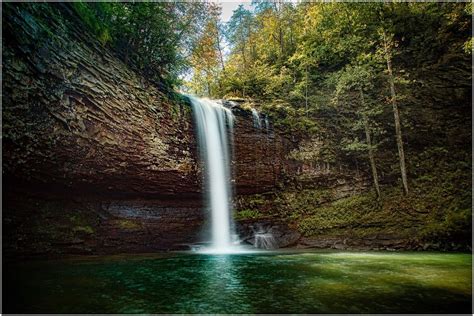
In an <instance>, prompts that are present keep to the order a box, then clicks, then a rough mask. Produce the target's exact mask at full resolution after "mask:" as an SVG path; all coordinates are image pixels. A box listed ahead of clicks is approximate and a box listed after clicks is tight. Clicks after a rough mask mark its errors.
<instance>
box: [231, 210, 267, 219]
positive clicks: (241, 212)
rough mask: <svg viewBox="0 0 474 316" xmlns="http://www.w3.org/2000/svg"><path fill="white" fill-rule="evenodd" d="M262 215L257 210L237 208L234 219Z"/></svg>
mask: <svg viewBox="0 0 474 316" xmlns="http://www.w3.org/2000/svg"><path fill="white" fill-rule="evenodd" d="M262 216H263V215H262V214H261V213H260V212H259V211H258V210H251V209H245V210H239V211H237V212H235V213H234V219H235V220H243V219H257V218H261V217H262Z"/></svg>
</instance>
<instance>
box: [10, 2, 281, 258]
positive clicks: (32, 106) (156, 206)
mask: <svg viewBox="0 0 474 316" xmlns="http://www.w3.org/2000/svg"><path fill="white" fill-rule="evenodd" d="M3 9H4V15H3V16H4V17H5V18H4V21H3V38H2V40H3V124H4V125H3V183H4V188H5V189H4V192H3V199H4V201H5V203H4V212H3V216H4V223H5V224H6V225H5V230H4V231H5V233H4V236H8V237H7V238H6V242H5V245H6V247H5V249H6V251H7V252H11V253H25V254H26V253H43V254H44V253H71V252H72V253H102V252H124V251H127V252H128V251H153V250H166V249H177V248H180V247H182V246H181V245H182V244H186V243H190V242H194V241H196V240H199V238H200V235H199V234H200V233H201V228H202V225H203V222H204V220H203V219H204V215H203V214H204V213H205V212H204V210H203V205H202V201H201V199H202V183H201V182H202V171H201V164H200V159H199V157H198V153H197V144H196V137H195V134H194V129H193V120H192V111H191V107H190V105H189V104H188V101H187V100H186V98H180V97H179V96H176V94H174V93H171V92H164V91H163V90H162V89H160V88H158V87H157V86H156V85H154V84H152V83H150V82H148V81H146V80H144V79H143V78H142V77H140V76H139V75H138V74H136V73H135V72H133V71H132V70H130V69H129V68H128V67H127V66H126V65H125V64H124V63H123V62H122V61H121V60H119V59H118V58H116V56H114V55H113V54H112V53H110V52H109V51H108V50H107V49H106V48H105V47H103V46H102V45H101V44H100V43H99V42H98V41H97V40H95V39H94V38H93V36H91V35H90V34H88V33H87V32H85V30H84V28H83V27H82V26H81V25H82V21H80V20H79V19H78V18H77V16H76V15H75V13H74V11H73V10H72V8H71V6H70V5H69V4H67V3H56V4H6V5H5V6H4V8H3ZM229 106H230V107H232V108H233V109H232V111H233V113H234V114H235V116H236V121H235V129H234V135H233V138H234V143H235V146H234V159H233V161H234V162H233V167H234V168H233V169H234V174H233V178H234V180H233V181H234V183H235V189H236V192H237V193H238V194H250V193H258V192H265V191H269V190H272V189H273V188H274V186H275V184H276V183H277V182H278V181H279V179H280V178H281V176H282V174H283V173H284V171H285V168H286V165H285V161H284V156H285V151H286V150H287V148H288V145H287V141H286V140H285V138H284V137H282V136H281V135H280V134H279V133H278V131H275V130H273V128H272V129H271V130H269V131H267V130H266V129H259V128H255V127H254V126H253V123H252V117H251V112H250V111H247V110H244V109H242V108H241V107H240V106H239V104H238V103H232V104H231V105H229ZM71 199H72V201H71ZM26 201H28V202H27V203H26Z"/></svg>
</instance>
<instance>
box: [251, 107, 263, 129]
mask: <svg viewBox="0 0 474 316" xmlns="http://www.w3.org/2000/svg"><path fill="white" fill-rule="evenodd" d="M251 111H252V116H253V127H255V128H258V129H260V128H262V123H261V122H260V114H259V113H258V111H257V110H256V109H254V108H252V109H251Z"/></svg>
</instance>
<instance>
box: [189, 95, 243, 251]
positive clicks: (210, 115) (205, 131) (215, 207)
mask: <svg viewBox="0 0 474 316" xmlns="http://www.w3.org/2000/svg"><path fill="white" fill-rule="evenodd" d="M189 99H190V100H191V104H192V107H193V112H194V118H195V122H196V127H197V134H198V142H199V147H200V151H201V157H202V158H201V159H203V160H204V170H205V181H206V186H207V194H208V203H209V207H210V209H211V227H212V229H211V234H212V237H211V238H212V243H211V245H212V246H211V249H209V251H210V252H215V253H219V252H231V251H232V247H233V242H232V236H233V235H234V234H233V231H232V230H233V228H232V227H233V225H232V217H231V195H232V190H231V181H230V175H231V173H230V162H231V157H230V154H229V152H230V151H229V149H230V148H229V147H230V145H232V144H229V141H228V134H229V133H230V134H231V135H232V132H233V123H234V116H233V114H232V112H231V111H230V110H229V109H227V108H225V107H224V106H222V105H221V104H220V103H218V102H216V101H212V100H209V99H201V98H196V97H192V96H189Z"/></svg>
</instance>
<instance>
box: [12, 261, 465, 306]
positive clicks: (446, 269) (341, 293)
mask: <svg viewBox="0 0 474 316" xmlns="http://www.w3.org/2000/svg"><path fill="white" fill-rule="evenodd" d="M3 277H4V283H3V284H4V285H3V305H4V309H3V312H4V313H5V312H10V313H13V312H15V313H443V312H451V313H456V312H458V313H471V255H470V254H450V253H448V254H446V253H444V254H443V253H388V252H275V253H264V254H241V255H204V254H186V253H175V254H168V255H126V256H114V257H96V258H87V259H73V260H60V261H41V262H40V261H35V262H27V263H15V264H11V263H10V264H6V265H5V264H4V269H3Z"/></svg>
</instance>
